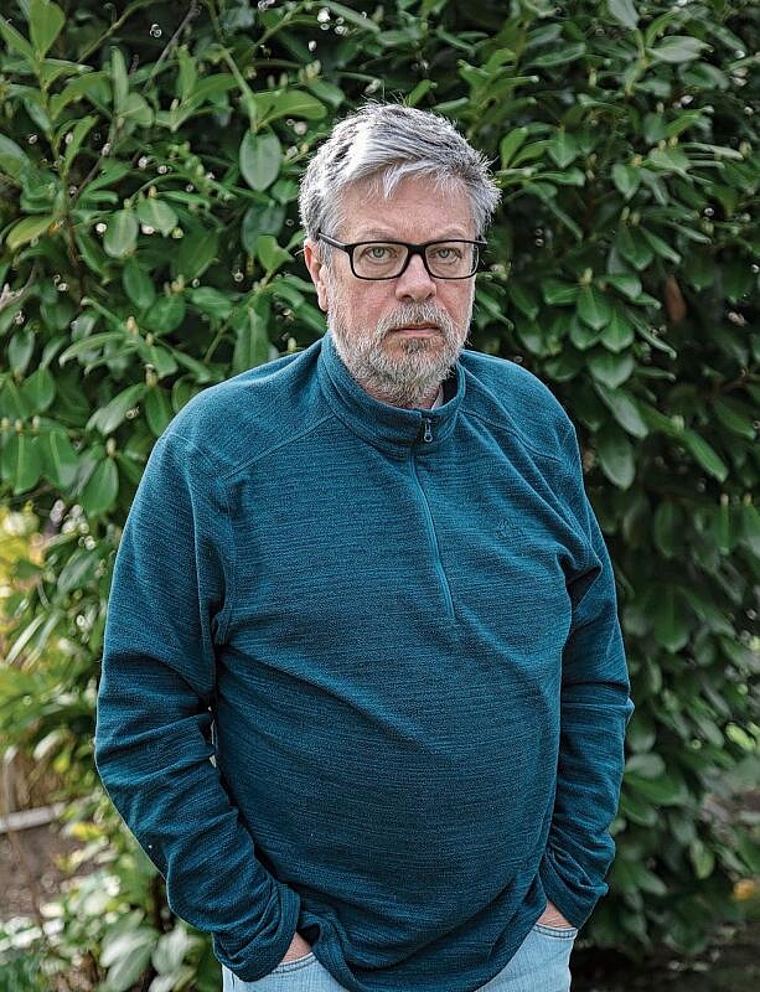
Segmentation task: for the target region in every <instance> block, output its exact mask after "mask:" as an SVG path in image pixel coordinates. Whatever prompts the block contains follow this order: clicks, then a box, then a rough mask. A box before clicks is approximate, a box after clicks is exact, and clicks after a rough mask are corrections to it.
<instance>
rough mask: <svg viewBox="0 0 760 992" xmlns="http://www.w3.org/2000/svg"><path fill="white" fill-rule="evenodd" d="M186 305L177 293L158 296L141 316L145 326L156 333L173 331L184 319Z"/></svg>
mask: <svg viewBox="0 0 760 992" xmlns="http://www.w3.org/2000/svg"><path fill="white" fill-rule="evenodd" d="M185 312H186V305H185V300H184V297H183V296H181V295H180V294H179V293H172V294H171V295H170V296H159V297H158V299H157V300H156V301H155V303H153V304H152V306H151V307H150V308H149V309H148V310H147V311H146V313H145V315H144V316H143V321H144V322H145V326H146V327H148V328H149V329H150V330H151V331H155V333H156V334H169V333H170V332H171V331H175V330H176V329H177V328H178V327H179V326H180V324H181V323H182V321H183V320H184V319H185Z"/></svg>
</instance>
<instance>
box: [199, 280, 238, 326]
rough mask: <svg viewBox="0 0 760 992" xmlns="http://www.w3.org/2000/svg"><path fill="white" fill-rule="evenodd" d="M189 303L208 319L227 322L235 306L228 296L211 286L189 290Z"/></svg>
mask: <svg viewBox="0 0 760 992" xmlns="http://www.w3.org/2000/svg"><path fill="white" fill-rule="evenodd" d="M190 302H191V303H192V305H193V306H194V307H197V309H198V310H200V311H201V313H207V314H208V315H209V317H215V318H217V319H218V320H227V318H228V317H229V316H230V314H231V313H232V310H233V307H234V305H235V304H234V301H233V300H232V298H231V297H230V296H228V295H227V294H226V293H222V292H220V291H219V290H218V289H213V287H211V286H200V287H199V288H198V289H193V290H191V292H190Z"/></svg>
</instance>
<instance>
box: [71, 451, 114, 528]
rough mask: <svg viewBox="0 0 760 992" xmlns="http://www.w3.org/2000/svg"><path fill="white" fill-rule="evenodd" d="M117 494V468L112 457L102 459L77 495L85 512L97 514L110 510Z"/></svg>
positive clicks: (91, 514) (92, 514) (90, 514)
mask: <svg viewBox="0 0 760 992" xmlns="http://www.w3.org/2000/svg"><path fill="white" fill-rule="evenodd" d="M118 495H119V470H118V468H117V467H116V462H115V461H114V460H113V458H104V459H102V460H101V461H100V462H99V463H98V465H97V466H96V468H95V471H94V472H93V473H92V475H91V476H90V478H89V479H88V480H87V482H86V483H85V485H84V487H83V489H82V492H81V493H80V495H79V502H80V503H81V504H82V507H83V508H84V511H85V513H87V514H88V515H89V516H98V515H99V514H101V513H105V512H106V510H110V509H111V507H112V506H113V505H114V503H115V502H116V499H117V497H118Z"/></svg>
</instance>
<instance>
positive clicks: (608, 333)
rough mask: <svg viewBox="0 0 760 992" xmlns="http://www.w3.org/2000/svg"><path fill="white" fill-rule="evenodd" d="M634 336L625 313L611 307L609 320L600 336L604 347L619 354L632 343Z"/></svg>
mask: <svg viewBox="0 0 760 992" xmlns="http://www.w3.org/2000/svg"><path fill="white" fill-rule="evenodd" d="M635 337H636V335H635V332H634V330H633V327H632V326H631V324H629V323H628V321H627V319H626V316H625V314H624V313H623V312H622V310H621V309H620V308H619V307H613V309H612V315H611V316H610V321H609V323H608V324H607V326H606V327H605V328H604V330H603V331H602V336H601V338H600V340H601V342H602V344H603V345H604V347H605V348H607V349H608V351H613V352H615V354H619V353H620V352H621V351H625V349H626V348H628V347H629V346H630V345H631V344H633V341H634V339H635Z"/></svg>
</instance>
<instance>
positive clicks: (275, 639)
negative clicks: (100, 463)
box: [97, 336, 630, 992]
mask: <svg viewBox="0 0 760 992" xmlns="http://www.w3.org/2000/svg"><path fill="white" fill-rule="evenodd" d="M447 394H448V395H450V398H449V399H448V400H447V402H445V403H444V405H443V406H441V407H439V408H438V409H436V410H432V411H420V410H400V409H397V408H394V407H389V406H387V405H385V404H381V403H378V402H376V401H375V400H373V399H371V398H370V397H369V396H368V395H367V394H366V393H365V392H364V391H363V390H362V389H360V388H359V387H358V386H357V385H356V384H355V383H354V381H353V380H352V379H351V377H350V376H349V375H348V373H347V371H346V369H345V368H344V366H343V365H342V363H341V361H340V359H339V358H338V357H337V355H336V353H335V350H334V347H333V345H332V342H331V340H330V338H329V336H328V337H326V338H325V339H324V341H322V342H319V343H317V344H315V345H314V346H312V347H311V348H309V349H308V350H307V351H305V352H303V353H302V354H300V355H298V356H295V357H288V358H285V359H282V360H280V361H278V362H275V363H273V364H271V365H268V366H264V367H261V368H258V369H255V370H253V371H251V372H246V373H244V374H243V375H240V376H237V377H236V378H234V379H232V380H230V381H228V382H226V383H224V384H222V385H219V386H216V387H214V388H211V389H209V390H207V391H205V392H204V393H202V394H201V395H200V396H198V397H196V399H194V400H193V401H192V402H191V403H190V404H188V406H187V407H185V409H184V410H183V411H182V412H181V413H180V414H179V415H178V416H177V417H176V418H175V420H174V422H173V423H172V424H171V425H170V427H169V429H168V430H167V432H166V433H165V435H164V436H163V437H162V438H161V439H160V441H159V442H158V443H157V444H156V446H155V449H154V451H153V453H152V455H151V458H150V462H149V465H148V468H147V470H146V472H145V475H144V478H143V481H142V483H141V485H140V488H139V491H138V493H137V496H136V499H135V503H134V506H133V508H132V511H131V513H130V516H129V520H128V523H127V526H126V529H125V532H124V536H123V540H122V543H121V547H120V550H119V555H118V560H117V564H116V570H115V575H114V584H113V591H112V595H111V601H110V611H109V618H108V626H107V632H106V650H105V657H104V663H103V680H102V684H101V689H100V698H99V709H98V729H97V762H98V767H99V769H100V772H101V775H102V776H103V780H104V782H105V784H106V786H107V788H108V791H109V793H110V795H111V796H112V798H113V800H114V802H115V804H116V806H117V807H118V809H119V810H120V811H121V813H122V815H123V816H124V819H125V820H126V822H127V823H128V825H129V826H130V827H131V829H132V830H133V831H134V833H135V835H136V836H137V838H138V840H139V841H140V843H141V844H142V846H143V848H144V849H145V850H146V851H147V853H148V855H149V856H150V857H151V858H152V859H153V861H154V862H155V864H156V865H157V866H158V868H159V869H160V871H161V872H162V874H164V875H165V877H166V880H167V888H168V893H169V900H170V902H171V905H172V907H173V908H174V910H175V911H176V912H177V913H178V914H179V915H180V916H182V917H183V918H184V919H186V920H188V921H189V922H190V923H192V924H194V925H196V926H197V927H200V928H202V929H206V930H210V931H212V932H213V933H214V936H215V948H216V951H217V954H218V956H219V959H220V960H221V961H222V962H223V963H224V964H226V965H227V966H228V967H229V968H230V969H231V970H232V971H233V972H234V973H235V974H236V975H238V976H239V977H240V978H242V979H245V980H249V981H251V980H255V979H258V978H261V977H263V976H264V975H266V974H267V973H268V972H270V971H271V970H272V969H273V968H274V967H275V966H276V965H277V964H278V962H279V961H280V960H281V959H282V958H283V956H284V955H285V952H286V951H287V949H288V946H289V944H290V941H291V938H292V936H293V934H294V931H295V929H296V927H298V929H299V930H300V931H301V932H302V933H303V934H304V935H305V936H306V937H307V939H309V940H310V941H311V942H312V943H313V945H314V951H315V954H316V956H317V958H318V959H319V960H320V961H321V962H322V964H323V965H324V966H325V967H326V968H327V969H328V970H329V971H331V972H332V974H333V975H334V976H335V977H336V979H337V980H338V982H340V984H341V985H343V986H344V987H345V988H346V989H349V990H351V992H381V990H393V992H471V990H474V989H477V988H479V987H480V986H482V985H484V984H485V983H486V982H487V981H488V980H489V979H490V978H492V977H493V976H494V975H495V974H496V973H497V972H498V971H500V970H501V969H502V968H504V966H505V965H506V964H507V962H508V961H509V959H510V958H511V956H512V955H513V954H514V952H515V951H516V949H517V948H518V946H519V945H520V943H521V942H522V940H523V938H524V937H525V936H526V934H527V932H528V931H529V930H530V928H531V926H532V924H533V923H534V922H535V920H536V919H537V917H538V916H539V915H540V913H541V912H542V910H543V908H544V906H545V903H546V899H547V897H548V898H549V899H551V900H552V901H553V902H554V903H555V904H556V905H557V906H558V907H559V909H560V910H561V911H562V912H563V913H564V915H565V916H566V917H567V918H568V919H569V920H570V921H571V922H572V923H574V924H575V925H581V924H582V923H583V922H584V921H585V920H586V918H587V917H588V915H589V914H590V912H591V910H592V908H593V906H594V904H595V902H596V900H597V899H598V898H599V896H600V895H601V894H602V893H603V892H604V891H605V885H604V882H603V877H604V874H605V872H606V870H607V868H608V866H609V863H610V860H611V857H612V853H613V843H612V841H611V839H610V836H609V833H608V826H609V823H610V821H611V819H612V817H613V815H614V812H615V809H616V804H617V800H618V792H619V786H620V778H621V773H622V762H623V755H622V742H623V735H624V728H625V723H626V719H627V716H628V714H629V711H630V703H629V699H628V681H627V676H626V669H625V660H624V655H623V648H622V643H621V638H620V631H619V626H618V622H617V617H616V609H615V596H614V586H613V577H612V570H611V567H610V564H609V560H608V557H607V554H606V551H605V548H604V545H603V542H602V538H601V535H600V532H599V529H598V526H597V524H596V522H595V520H594V517H593V515H592V513H591V511H590V508H589V504H588V502H587V499H586V497H585V494H584V491H583V481H582V473H581V468H580V463H579V456H578V448H577V444H576V440H575V434H574V432H573V430H572V427H571V425H570V423H569V421H568V419H567V417H566V416H565V414H564V413H563V411H562V409H561V407H560V406H559V404H558V403H557V402H556V401H555V400H554V399H553V397H552V396H551V394H550V393H549V391H548V390H547V389H546V388H545V387H544V386H542V385H541V384H540V383H539V382H538V380H537V379H535V378H534V377H533V376H532V375H530V374H529V373H527V372H526V371H524V370H523V369H521V368H520V367H519V366H517V365H514V364H513V363H509V362H505V361H501V360H498V359H494V358H489V357H486V356H483V355H477V354H475V353H472V352H466V353H465V354H464V355H463V356H462V358H461V360H460V362H459V364H458V366H457V369H456V375H455V376H454V377H453V378H452V380H451V381H450V382H449V383H448V390H447ZM426 434H427V436H428V438H430V437H432V440H429V441H426V440H425V439H424V438H425V435H426ZM212 714H213V722H214V734H213V741H212ZM212 756H215V763H214V762H212V760H211V759H212Z"/></svg>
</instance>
